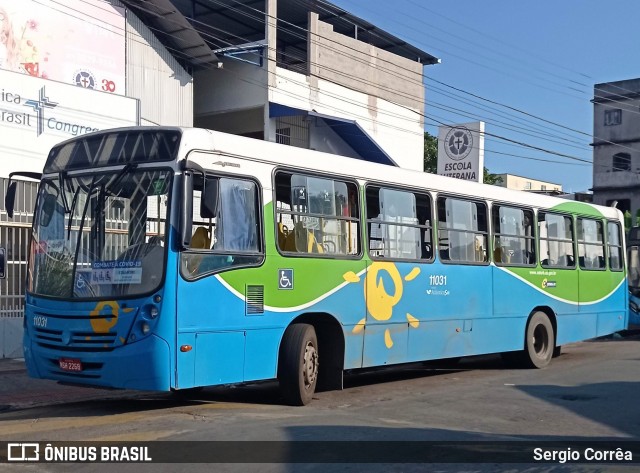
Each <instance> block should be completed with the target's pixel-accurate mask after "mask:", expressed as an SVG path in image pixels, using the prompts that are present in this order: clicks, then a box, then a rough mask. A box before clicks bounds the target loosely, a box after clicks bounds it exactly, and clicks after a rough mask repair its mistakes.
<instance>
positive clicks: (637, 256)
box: [627, 227, 640, 329]
mask: <svg viewBox="0 0 640 473" xmlns="http://www.w3.org/2000/svg"><path fill="white" fill-rule="evenodd" d="M627 266H628V270H627V277H628V280H629V328H634V329H638V328H640V227H632V228H630V229H629V238H628V240H627Z"/></svg>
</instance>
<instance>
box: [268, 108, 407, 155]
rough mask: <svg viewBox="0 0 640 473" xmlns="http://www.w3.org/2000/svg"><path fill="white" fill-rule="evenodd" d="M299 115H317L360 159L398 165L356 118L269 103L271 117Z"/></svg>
mask: <svg viewBox="0 0 640 473" xmlns="http://www.w3.org/2000/svg"><path fill="white" fill-rule="evenodd" d="M298 116H310V117H317V118H318V119H320V120H322V121H323V122H324V123H325V124H326V125H327V126H329V127H330V128H331V129H332V130H333V131H334V132H335V133H336V134H337V135H338V136H339V137H340V139H342V141H344V142H345V143H346V144H348V145H349V146H350V147H351V148H352V149H353V150H354V151H355V152H356V153H357V154H358V156H360V159H362V160H364V161H370V162H373V163H378V164H386V165H389V166H398V164H397V163H396V162H395V161H394V160H393V159H392V158H391V156H389V155H388V154H387V153H386V152H385V151H384V150H383V149H382V148H381V147H380V145H378V143H376V141H375V140H374V139H373V138H372V137H371V136H370V135H369V134H368V133H367V132H366V131H365V130H364V129H363V128H362V127H361V126H360V125H359V124H358V122H356V121H355V120H349V119H346V118H339V117H334V116H331V115H325V114H322V113H318V112H315V111H313V110H311V111H307V110H301V109H298V108H293V107H288V106H286V105H280V104H278V103H273V102H271V103H269V117H271V118H276V117H298Z"/></svg>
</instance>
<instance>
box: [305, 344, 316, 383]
mask: <svg viewBox="0 0 640 473" xmlns="http://www.w3.org/2000/svg"><path fill="white" fill-rule="evenodd" d="M302 374H303V376H304V387H305V388H308V387H310V386H311V385H313V383H315V381H316V378H317V377H318V352H317V350H316V347H315V346H313V343H311V342H307V345H306V346H305V348H304V365H303V367H302Z"/></svg>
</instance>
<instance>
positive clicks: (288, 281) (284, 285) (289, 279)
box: [278, 269, 293, 289]
mask: <svg viewBox="0 0 640 473" xmlns="http://www.w3.org/2000/svg"><path fill="white" fill-rule="evenodd" d="M278 289H293V269H279V270H278Z"/></svg>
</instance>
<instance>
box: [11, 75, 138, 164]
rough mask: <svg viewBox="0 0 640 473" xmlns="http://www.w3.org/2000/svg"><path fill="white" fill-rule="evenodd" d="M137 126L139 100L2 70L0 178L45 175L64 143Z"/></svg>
mask: <svg viewBox="0 0 640 473" xmlns="http://www.w3.org/2000/svg"><path fill="white" fill-rule="evenodd" d="M138 124H139V107H138V100H137V99H132V98H128V97H122V96H119V95H115V94H109V93H105V92H99V91H95V90H90V89H85V88H82V87H77V86H74V85H70V84H64V83H61V82H56V81H51V80H46V79H41V78H38V77H31V76H28V75H23V74H19V73H16V72H10V71H2V70H0V136H1V137H2V138H1V139H0V177H7V176H8V174H9V173H10V172H11V171H17V170H20V171H34V172H41V171H42V167H43V166H44V162H45V159H46V157H47V155H48V154H49V150H50V149H51V148H52V147H53V146H54V145H55V144H57V143H59V142H61V141H64V140H67V139H69V138H73V137H76V136H80V135H84V134H86V133H91V132H93V131H98V130H103V129H106V128H115V127H122V126H131V125H138ZM18 168H19V169H18Z"/></svg>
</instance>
